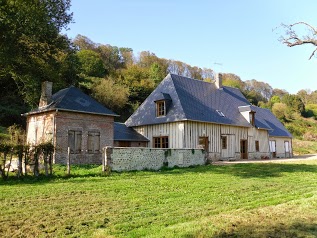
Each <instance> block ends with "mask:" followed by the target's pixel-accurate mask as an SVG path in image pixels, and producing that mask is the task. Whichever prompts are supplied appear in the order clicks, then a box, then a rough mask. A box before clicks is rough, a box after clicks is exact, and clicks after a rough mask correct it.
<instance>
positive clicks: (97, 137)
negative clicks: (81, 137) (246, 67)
mask: <svg viewBox="0 0 317 238" xmlns="http://www.w3.org/2000/svg"><path fill="white" fill-rule="evenodd" d="M99 152H100V133H99V132H96V133H95V137H94V153H99Z"/></svg>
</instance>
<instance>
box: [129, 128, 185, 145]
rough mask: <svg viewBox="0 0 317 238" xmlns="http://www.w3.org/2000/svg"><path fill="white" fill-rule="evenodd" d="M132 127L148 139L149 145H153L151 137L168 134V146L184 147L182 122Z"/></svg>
mask: <svg viewBox="0 0 317 238" xmlns="http://www.w3.org/2000/svg"><path fill="white" fill-rule="evenodd" d="M134 129H135V130H136V131H137V132H139V133H140V134H142V135H144V136H145V137H146V138H148V139H149V140H150V142H149V143H148V146H149V147H153V137H158V136H168V140H169V147H170V148H186V145H185V144H184V123H183V122H173V123H162V124H156V125H147V126H139V127H134ZM188 148H189V147H188Z"/></svg>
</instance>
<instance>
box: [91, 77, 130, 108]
mask: <svg viewBox="0 0 317 238" xmlns="http://www.w3.org/2000/svg"><path fill="white" fill-rule="evenodd" d="M92 91H93V96H94V97H95V98H96V99H97V100H98V101H99V102H101V103H103V104H104V105H105V106H106V107H108V108H110V109H111V110H113V111H117V110H119V109H121V108H123V107H124V106H125V104H126V103H127V102H128V97H129V89H128V88H127V87H125V86H123V85H119V84H117V83H115V81H114V80H113V79H111V78H108V79H96V80H95V84H94V87H92Z"/></svg>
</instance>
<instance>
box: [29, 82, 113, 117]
mask: <svg viewBox="0 0 317 238" xmlns="http://www.w3.org/2000/svg"><path fill="white" fill-rule="evenodd" d="M56 109H58V110H62V111H73V112H81V113H90V114H99V115H109V116H118V115H117V114H116V113H114V112H112V111H111V110H109V109H108V108H106V107H105V106H103V105H102V104H100V103H99V102H97V101H96V100H95V99H93V98H91V97H90V96H88V95H87V94H85V93H83V92H82V91H81V90H79V89H78V88H76V87H74V86H71V87H69V88H65V89H62V90H60V91H58V92H57V93H55V94H53V95H52V101H51V103H50V104H48V105H47V106H45V107H41V108H37V109H36V110H33V111H31V112H29V113H25V114H24V115H29V114H35V113H41V112H45V111H51V110H56Z"/></svg>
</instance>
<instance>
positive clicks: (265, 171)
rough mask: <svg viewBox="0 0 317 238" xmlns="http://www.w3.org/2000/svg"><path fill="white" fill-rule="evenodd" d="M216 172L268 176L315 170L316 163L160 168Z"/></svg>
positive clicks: (179, 170)
mask: <svg viewBox="0 0 317 238" xmlns="http://www.w3.org/2000/svg"><path fill="white" fill-rule="evenodd" d="M207 172H208V173H217V174H226V175H232V176H237V177H241V178H268V177H280V176H283V173H302V172H308V173H313V172H317V165H308V164H277V163H265V164H261V163H250V164H232V165H226V166H214V165H207V166H197V167H193V168H176V169H166V170H162V171H161V172H160V173H162V174H183V173H207Z"/></svg>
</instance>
